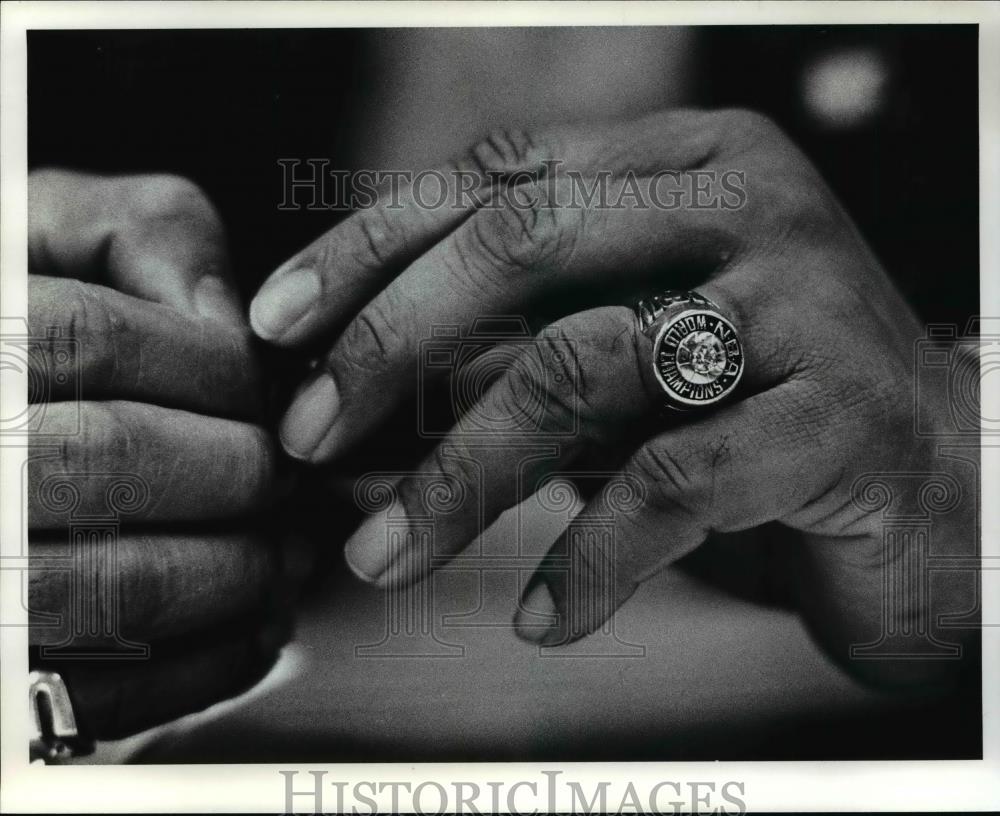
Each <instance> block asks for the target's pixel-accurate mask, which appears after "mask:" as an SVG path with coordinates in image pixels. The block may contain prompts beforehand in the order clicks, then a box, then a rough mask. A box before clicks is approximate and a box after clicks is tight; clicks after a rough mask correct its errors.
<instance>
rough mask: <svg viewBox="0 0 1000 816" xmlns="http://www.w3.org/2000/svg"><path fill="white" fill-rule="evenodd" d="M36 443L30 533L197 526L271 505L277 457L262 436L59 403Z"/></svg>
mask: <svg viewBox="0 0 1000 816" xmlns="http://www.w3.org/2000/svg"><path fill="white" fill-rule="evenodd" d="M45 412H46V416H45V426H46V431H47V432H48V433H51V434H53V435H54V436H55V437H56V438H59V439H60V442H59V444H57V445H47V444H45V443H43V442H42V441H39V440H36V439H32V440H31V459H30V461H29V463H28V483H29V494H28V520H29V526H30V527H31V528H38V529H40V528H53V527H65V526H66V525H67V523H68V522H69V521H70V520H71V519H73V518H76V517H79V516H81V515H88V514H90V515H96V516H103V517H107V516H108V515H109V514H111V515H115V513H116V512H120V513H121V515H122V517H123V518H125V519H128V520H130V521H164V520H179V521H195V520H199V519H213V518H225V517H231V516H236V515H239V514H243V513H248V512H251V511H255V510H259V509H262V508H264V507H266V504H267V502H268V501H269V499H270V496H271V494H272V491H273V486H274V472H273V471H274V450H273V445H272V443H271V440H270V437H269V436H268V435H267V434H266V433H265V432H264V431H263V429H261V428H259V427H257V426H255V425H249V424H246V423H242V422H236V421H233V420H228V419H219V418H217V417H207V416H201V415H199V414H192V413H188V412H187V411H180V410H176V409H173V408H161V407H159V406H156V405H146V404H143V403H137V402H81V403H69V402H58V403H52V404H51V405H48V406H46V407H45Z"/></svg>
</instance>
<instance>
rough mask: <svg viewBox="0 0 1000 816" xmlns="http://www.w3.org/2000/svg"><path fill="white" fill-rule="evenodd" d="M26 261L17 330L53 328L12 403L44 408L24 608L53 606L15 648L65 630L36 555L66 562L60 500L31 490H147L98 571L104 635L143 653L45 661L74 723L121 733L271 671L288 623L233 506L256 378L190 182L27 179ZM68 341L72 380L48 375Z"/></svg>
mask: <svg viewBox="0 0 1000 816" xmlns="http://www.w3.org/2000/svg"><path fill="white" fill-rule="evenodd" d="M29 258H30V272H31V274H30V276H29V280H28V286H29V290H28V297H29V321H28V322H29V329H30V332H31V335H32V336H33V337H39V338H43V337H45V336H46V332H47V331H50V330H53V329H54V330H56V331H57V332H58V338H59V340H58V341H57V342H53V343H47V342H44V341H39V342H37V343H36V344H35V353H33V354H32V355H29V362H30V366H31V372H30V373H31V377H30V382H32V384H33V385H32V388H31V393H30V395H29V400H30V401H31V402H33V403H43V402H44V403H46V404H45V405H44V419H43V422H42V425H41V427H40V429H39V431H40V434H41V435H33V437H32V439H31V445H30V461H29V468H28V476H29V486H28V512H29V543H30V552H31V557H32V571H31V573H30V576H29V604H30V608H31V609H32V611H33V612H37V613H42V614H45V615H48V616H50V617H44V618H39V619H37V620H35V621H33V625H32V628H31V632H30V635H31V642H32V644H34V645H48V646H58V645H60V644H64V643H65V641H66V640H67V638H68V637H69V636H70V634H71V631H72V630H71V624H72V618H71V614H72V613H70V614H66V611H67V609H71V606H70V603H69V598H70V595H69V592H70V582H69V578H68V575H67V573H66V572H65V571H63V570H59V569H50V568H47V564H49V563H52V564H58V561H50V559H59V558H60V557H62V562H63V563H65V554H66V552H67V529H66V528H67V524H68V523H69V511H67V510H66V509H65V508H64V507H60V506H59V505H58V503H54V502H53V501H51V500H47V499H44V498H43V496H42V494H43V493H44V492H45V485H46V484H49V485H51V484H52V481H51V480H55V481H59V480H63V481H66V480H68V481H70V482H71V483H72V484H74V485H75V486H76V488H77V490H78V492H79V498H78V503H77V505H76V507H75V509H74V510H73V512H74V513H75V514H76V515H77V516H79V515H82V514H106V513H107V512H108V507H107V504H106V499H107V489H108V484H109V483H108V480H107V475H108V474H123V473H124V474H128V475H129V478H131V479H133V480H137V481H138V483H139V484H142V485H144V487H145V489H146V490H147V491H148V496H147V500H146V501H145V502H144V503H143V504H142V506H141V507H139V508H138V509H137V510H136V511H135V512H132V513H128V512H125V513H123V514H122V528H121V532H120V534H119V536H118V540H117V562H118V574H117V576H114V577H110V576H106V575H104V572H103V571H104V570H106V569H107V564H106V563H105V562H104V561H99V562H98V563H99V567H98V570H99V574H98V578H99V580H100V581H108V582H110V581H111V580H116V581H117V590H118V597H119V619H118V630H117V633H118V635H119V636H120V637H122V638H124V639H126V640H129V641H132V642H133V643H138V644H145V645H149V647H150V656H149V659H147V660H140V661H125V662H123V661H114V660H112V661H108V660H95V661H92V662H87V661H84V662H80V661H72V662H65V661H63V662H59V661H56V662H54V663H52V662H51V661H48V664H49V665H52V666H53V667H54V668H55V669H56V670H58V671H59V672H60V673H61V674H63V675H64V676H65V677H66V678H67V681H68V687H69V689H70V692H71V694H72V695H73V698H74V707H75V709H76V713H77V716H78V718H79V719H80V720H81V721H82V723H83V725H84V727H85V729H86V730H87V731H88V732H89V734H90V736H93V737H96V738H112V737H121V736H125V735H127V734H130V733H134V732H136V731H139V730H142V729H144V728H147V727H150V726H153V725H157V724H159V723H162V722H166V721H168V720H171V719H174V718H176V717H178V716H181V715H182V714H187V713H190V712H192V711H196V710H198V709H201V708H204V707H205V706H207V705H210V704H211V703H214V702H216V701H218V700H221V699H225V698H227V697H230V696H232V695H234V694H236V693H238V692H239V691H241V690H243V689H245V688H247V687H248V686H250V685H251V684H252V683H254V682H255V681H256V680H258V679H259V678H260V677H261V676H263V674H264V673H265V672H266V671H267V669H268V668H269V667H270V666H271V665H272V664H273V662H274V660H275V658H276V655H277V652H278V650H279V649H280V646H281V644H282V643H283V642H284V639H285V638H286V637H287V635H288V626H287V622H286V621H284V620H283V619H282V617H281V615H279V614H278V613H277V611H276V610H277V609H278V604H277V603H276V599H278V598H279V597H280V595H281V593H282V592H283V591H284V589H283V578H282V569H283V564H282V555H281V553H280V552H279V551H278V550H276V548H275V547H274V546H273V545H272V544H271V543H270V542H269V541H268V540H267V539H266V538H265V537H264V535H263V533H262V532H249V531H247V530H246V529H244V526H243V525H242V524H241V521H240V519H241V517H245V516H246V514H247V513H248V511H251V510H254V511H256V510H259V509H261V508H262V507H266V506H267V505H268V503H269V502H270V501H271V498H272V496H273V493H274V485H275V473H274V467H275V462H276V450H275V444H274V442H273V441H272V439H271V436H270V435H269V434H268V433H267V432H265V431H264V429H263V428H262V427H260V425H258V424H257V422H256V417H257V414H258V412H259V409H260V378H259V372H258V371H257V366H256V363H255V361H254V357H253V355H252V353H251V344H250V339H251V337H250V332H249V330H248V326H247V322H246V318H245V316H244V312H243V309H242V306H241V304H240V302H239V298H238V296H237V294H236V290H235V288H234V287H233V285H232V280H231V276H230V270H229V265H228V258H227V253H226V245H225V238H224V235H223V231H222V226H221V222H220V220H219V217H218V214H217V213H216V212H215V210H214V208H213V207H212V205H211V204H210V203H209V201H208V200H207V199H206V197H205V196H204V194H203V193H202V192H201V191H200V190H199V189H198V188H197V187H195V186H194V185H193V184H191V183H190V182H188V181H186V180H184V179H179V178H176V177H172V176H123V177H97V176H91V175H86V174H81V173H70V172H64V171H55V170H44V171H38V172H35V173H33V174H31V176H30V177H29ZM67 347H68V348H71V349H72V360H71V364H70V368H72V367H74V366H75V367H77V369H78V371H79V374H78V376H71V377H67V378H64V379H61V378H58V377H57V373H58V372H59V371H64V370H66V368H67V366H66V365H65V364H60V363H59V362H58V360H57V359H56V355H57V354H58V353H59V351H60V349H65V348H67ZM77 386H79V389H80V391H79V393H77V391H76V388H77ZM46 480H50V481H46ZM257 529H258V530H259V529H260V525H257ZM92 587H93V584H91V583H88V584H84V588H85V589H84V591H85V592H89V591H90V590H91V588H92ZM88 597H89V596H88ZM88 597H84V598H83V599H82V600H83V601H84V602H87V601H88ZM72 645H73V646H74V647H77V648H79V647H86V646H87V645H88V644H87V643H86V642H83V641H74V642H73V644H72Z"/></svg>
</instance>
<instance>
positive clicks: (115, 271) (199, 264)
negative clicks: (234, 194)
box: [28, 170, 246, 327]
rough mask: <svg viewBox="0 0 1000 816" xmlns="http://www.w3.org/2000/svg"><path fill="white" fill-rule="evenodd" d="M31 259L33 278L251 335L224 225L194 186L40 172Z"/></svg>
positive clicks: (31, 196) (34, 182)
mask: <svg viewBox="0 0 1000 816" xmlns="http://www.w3.org/2000/svg"><path fill="white" fill-rule="evenodd" d="M28 257H29V265H30V267H31V271H32V272H38V273H44V274H46V275H53V276H63V277H73V278H78V279H81V280H86V281H91V282H95V283H103V284H106V285H108V286H111V287H113V288H115V289H118V290H119V291H122V292H125V293H127V294H130V295H134V296H136V297H140V298H143V299H145V300H151V301H155V302H157V303H163V304H165V305H169V306H173V307H175V308H177V309H179V310H181V311H183V312H185V313H194V314H198V315H201V316H202V317H204V318H206V319H209V320H214V321H217V322H220V323H224V324H226V325H230V326H239V327H242V326H245V325H246V318H245V317H244V313H243V309H242V306H241V304H240V298H239V295H238V293H237V291H236V288H235V286H234V285H233V282H232V277H231V274H230V268H229V257H228V252H227V250H226V241H225V233H224V230H223V227H222V221H221V219H220V218H219V215H218V213H217V211H216V210H215V207H214V206H213V205H212V204H211V202H210V201H209V200H208V198H207V197H206V196H205V194H204V193H203V192H202V191H201V189H200V188H199V187H198V186H197V185H195V184H194V183H193V182H190V181H188V180H187V179H183V178H180V177H177V176H169V175H140V176H96V175H91V174H86V173H76V172H70V171H65V170H41V171H36V172H34V173H32V174H31V175H30V176H29V179H28Z"/></svg>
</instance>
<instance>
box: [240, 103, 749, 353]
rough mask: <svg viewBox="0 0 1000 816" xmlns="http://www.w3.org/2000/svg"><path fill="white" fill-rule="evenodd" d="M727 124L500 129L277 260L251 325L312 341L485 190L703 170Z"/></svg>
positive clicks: (663, 121)
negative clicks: (566, 177) (560, 179)
mask: <svg viewBox="0 0 1000 816" xmlns="http://www.w3.org/2000/svg"><path fill="white" fill-rule="evenodd" d="M740 124H741V125H742V124H745V123H743V122H740ZM733 125H734V119H733V117H732V116H730V115H723V114H720V113H717V112H706V111H695V110H675V111H668V112H659V113H656V114H652V115H650V116H647V117H644V118H641V119H637V120H634V121H629V122H624V123H621V122H616V123H612V124H595V125H591V126H588V127H587V128H581V127H579V126H574V127H569V128H566V127H563V128H549V129H546V130H544V131H540V132H529V131H525V130H523V129H515V130H499V131H497V132H495V133H493V134H491V135H489V136H487V137H486V138H485V139H483V140H481V141H480V142H479V143H477V144H475V145H473V146H472V147H471V148H470V149H469V150H468V151H466V152H465V153H464V154H463V155H461V156H459V157H458V159H457V160H455V161H453V162H451V163H449V164H447V165H445V166H444V167H443V168H441V169H440V170H437V171H431V172H430V173H428V174H425V175H424V179H425V181H426V180H427V179H429V180H430V181H426V183H425V181H421V175H420V174H416V175H411V176H409V177H408V179H407V180H406V181H405V183H404V182H402V181H400V183H398V184H395V185H393V184H392V183H389V184H388V185H387V187H388V189H387V190H383V192H382V193H381V194H380V195H379V196H378V197H377V198H376V200H374V201H373V206H371V207H369V208H366V209H364V210H362V211H360V212H358V213H356V214H355V215H353V216H351V217H350V218H348V219H346V220H345V221H344V222H343V223H342V224H340V225H338V226H336V227H334V228H333V229H332V230H330V231H329V232H328V233H326V234H325V235H323V236H322V237H320V238H319V239H318V240H317V241H315V242H314V243H313V244H311V245H310V246H308V247H307V248H306V249H304V250H303V251H302V252H300V253H298V254H297V255H296V256H294V257H293V258H291V259H290V260H289V261H287V262H286V263H284V264H282V265H281V267H279V269H278V270H277V271H275V273H274V274H273V275H272V276H271V277H270V278H269V279H268V281H267V283H265V285H264V286H263V287H262V289H261V291H260V292H259V293H258V294H257V296H256V297H255V298H254V301H253V303H252V304H251V308H250V320H251V324H252V325H253V328H254V331H256V332H257V334H258V335H259V336H260V337H262V338H263V339H265V340H270V341H271V342H274V343H277V344H279V345H299V344H302V343H306V342H310V341H313V340H316V339H317V338H318V337H321V336H323V335H324V334H327V333H329V332H330V331H332V330H333V329H335V328H343V326H344V325H345V324H346V323H347V321H348V320H349V319H350V318H351V317H352V316H354V315H355V314H356V313H357V312H358V311H359V310H360V309H361V307H362V306H363V305H364V304H365V303H367V302H368V301H369V300H371V299H372V298H373V297H374V296H375V295H376V294H377V293H378V292H379V291H381V290H382V289H383V288H384V287H385V286H386V285H387V284H388V282H389V281H390V280H392V279H393V278H394V277H395V276H396V275H397V274H398V273H399V272H400V270H401V267H402V266H403V265H405V264H406V263H408V262H410V261H412V260H413V259H414V258H416V257H418V256H419V255H420V254H421V253H423V252H424V251H426V250H427V249H429V248H430V247H431V246H433V245H434V244H435V243H436V242H437V241H439V240H440V239H441V238H442V237H444V236H445V235H446V234H447V233H449V232H450V231H451V230H453V229H454V228H455V227H457V226H458V225H459V224H461V223H462V222H463V221H464V220H465V219H466V218H468V217H469V216H470V215H471V213H472V212H473V211H474V210H475V209H477V208H478V207H479V206H481V205H482V204H483V203H485V202H486V201H489V200H491V196H489V195H486V191H488V190H490V189H496V188H497V187H502V186H504V185H505V184H513V185H517V184H522V183H525V182H526V181H527V180H528V179H530V178H531V176H532V174H535V175H536V176H538V175H546V174H549V173H553V172H555V169H556V166H557V165H558V166H559V168H560V169H561V170H564V171H573V172H580V173H588V174H593V173H596V172H600V173H605V174H607V173H620V172H624V171H625V170H628V169H634V170H636V171H637V172H639V173H642V172H646V169H648V168H651V167H652V168H656V169H659V168H661V167H666V168H672V169H678V170H683V169H685V168H688V167H697V166H702V165H704V163H705V162H707V161H708V160H709V159H710V158H711V157H712V155H713V154H714V153H715V151H717V150H718V148H719V146H720V144H722V142H723V141H724V140H725V139H726V138H729V137H731V135H732V133H733V132H734V129H735V128H734V126H733ZM744 129H745V128H744ZM587 182H588V185H589V184H590V183H591V182H592V179H589V178H588V180H587ZM435 185H436V186H435ZM455 202H458V206H453V204H454V203H455Z"/></svg>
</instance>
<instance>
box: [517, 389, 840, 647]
mask: <svg viewBox="0 0 1000 816" xmlns="http://www.w3.org/2000/svg"><path fill="white" fill-rule="evenodd" d="M815 399H816V394H815V393H814V388H813V386H811V385H809V384H808V383H806V382H803V381H797V380H793V381H789V382H786V383H783V384H781V385H779V386H777V387H776V388H773V389H771V390H769V391H765V392H763V393H761V394H757V395H755V396H753V397H750V398H749V399H746V400H744V401H742V402H739V403H736V404H734V405H731V406H729V407H725V408H723V409H721V410H720V411H719V412H718V413H716V414H713V415H711V416H708V417H706V418H704V419H701V420H699V421H696V422H694V423H692V424H689V425H685V426H682V427H678V428H675V429H671V430H668V431H667V432H665V433H663V434H661V435H659V436H657V437H655V438H653V439H651V440H650V441H648V442H647V443H646V444H644V445H643V446H641V447H640V449H639V450H638V451H637V452H636V453H635V454H634V455H633V456H632V457H631V458H630V459H629V461H628V462H627V463H626V465H625V466H624V468H623V469H622V477H623V478H624V479H626V480H627V481H628V483H629V484H641V485H643V490H642V491H641V493H642V494H644V497H643V498H644V500H643V501H642V503H641V504H639V505H638V506H630V507H627V508H626V509H625V511H621V510H617V509H616V507H615V502H614V498H613V495H612V494H610V493H609V492H608V491H607V490H606V491H605V492H604V493H602V494H601V495H599V496H597V497H596V498H594V499H592V500H591V501H589V502H588V503H587V504H586V506H585V507H584V509H583V510H582V511H581V513H580V515H578V516H577V517H576V518H575V519H574V521H573V522H572V523H571V524H570V526H569V528H568V529H567V531H566V532H565V533H564V534H563V535H562V536H561V537H560V539H559V541H557V542H556V544H555V545H554V546H553V547H552V549H551V550H550V551H549V553H548V554H547V555H546V557H545V559H544V560H543V563H542V565H541V566H540V567H539V570H538V571H537V572H536V573H535V575H534V576H533V577H532V579H531V580H530V581H529V584H528V586H527V588H526V590H525V595H524V599H523V601H522V606H521V608H520V609H519V611H518V614H517V616H516V618H515V627H516V629H517V631H518V634H519V635H520V636H521V637H523V638H525V639H527V640H531V641H534V642H538V643H543V644H546V645H553V644H557V643H564V642H569V641H572V640H575V639H577V638H579V637H582V636H583V635H585V634H588V633H590V632H593V631H595V630H596V629H597V628H599V627H600V626H601V625H602V624H603V623H604V622H605V621H606V620H607V619H608V618H609V617H610V616H611V615H612V614H613V613H614V611H615V610H616V609H617V608H618V607H620V606H621V605H622V604H623V603H625V601H626V600H628V598H629V597H631V595H632V594H633V593H634V592H635V590H636V589H637V588H638V586H639V585H640V584H641V583H642V581H644V580H645V579H646V578H647V577H649V576H650V575H652V574H654V573H656V572H658V571H659V570H661V569H663V568H664V567H665V566H667V565H668V564H671V563H673V562H674V561H676V560H677V559H679V558H681V557H683V556H684V555H686V554H687V553H689V552H691V551H692V550H693V549H695V548H696V547H697V546H698V545H699V544H701V543H702V542H703V541H704V539H705V537H706V536H707V534H708V533H709V531H719V532H734V531H738V530H745V529H749V528H751V527H757V526H760V525H761V524H764V523H767V522H769V521H775V520H779V519H780V520H783V521H786V522H788V523H792V524H794V525H795V526H800V525H803V524H806V523H815V522H816V521H817V520H820V519H822V518H824V517H825V516H828V515H829V514H830V513H831V511H832V508H831V503H833V504H836V503H837V499H836V498H833V499H831V495H832V494H831V491H832V490H833V489H834V488H835V487H836V485H838V484H839V483H840V481H841V478H842V476H843V463H842V461H841V457H840V456H839V455H838V451H839V450H840V447H839V445H840V442H842V441H843V440H839V441H838V438H837V436H836V435H835V434H834V433H831V432H830V430H829V429H828V428H827V427H825V425H826V423H825V421H824V418H823V417H822V416H820V415H817V412H816V411H815V410H812V409H813V407H814V404H815V403H814V400H815ZM612 482H614V480H612ZM839 504H841V505H842V504H843V502H842V501H841V502H839ZM800 508H805V509H804V510H800ZM589 523H590V525H589ZM609 524H610V525H612V526H613V529H614V536H613V539H612V540H609V539H607V538H606V537H604V536H596V535H594V534H593V532H594V530H596V529H597V527H601V529H607V528H608V525H609ZM591 525H593V526H591ZM839 532H843V531H839ZM588 533H589V534H588Z"/></svg>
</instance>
